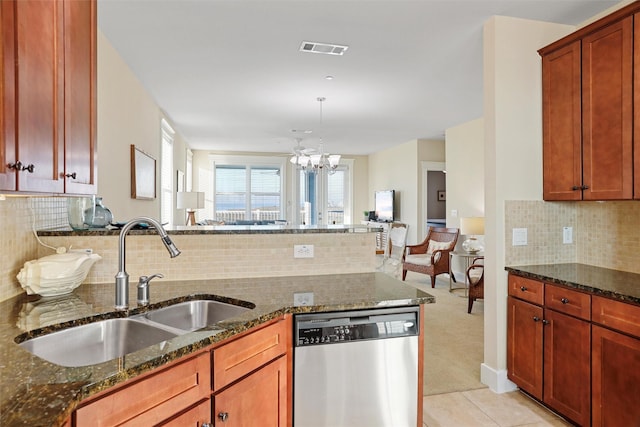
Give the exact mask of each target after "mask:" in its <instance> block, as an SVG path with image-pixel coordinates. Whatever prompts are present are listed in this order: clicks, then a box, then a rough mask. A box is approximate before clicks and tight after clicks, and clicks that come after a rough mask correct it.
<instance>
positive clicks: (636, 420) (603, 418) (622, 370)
mask: <svg viewBox="0 0 640 427" xmlns="http://www.w3.org/2000/svg"><path fill="white" fill-rule="evenodd" d="M592 337H593V348H592V363H593V365H592V381H593V382H592V405H593V424H592V425H593V426H594V427H596V426H637V425H640V405H638V384H640V370H639V369H637V366H638V364H639V363H640V339H636V338H632V337H629V336H627V335H623V334H620V333H617V332H614V331H611V330H609V329H605V328H602V327H600V326H596V325H593V327H592Z"/></svg>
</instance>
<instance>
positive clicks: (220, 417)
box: [218, 412, 229, 422]
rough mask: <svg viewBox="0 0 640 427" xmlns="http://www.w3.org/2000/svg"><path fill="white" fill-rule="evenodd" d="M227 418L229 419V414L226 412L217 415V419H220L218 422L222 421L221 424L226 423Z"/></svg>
mask: <svg viewBox="0 0 640 427" xmlns="http://www.w3.org/2000/svg"><path fill="white" fill-rule="evenodd" d="M227 418H229V413H228V412H220V413H219V414H218V419H220V421H222V422H225V421H227Z"/></svg>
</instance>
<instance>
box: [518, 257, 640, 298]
mask: <svg viewBox="0 0 640 427" xmlns="http://www.w3.org/2000/svg"><path fill="white" fill-rule="evenodd" d="M505 270H507V271H509V272H513V273H514V274H517V275H519V276H523V277H527V278H530V279H535V280H541V281H543V282H547V283H556V284H559V285H564V286H567V287H570V288H574V289H579V290H583V291H586V292H591V293H593V294H595V295H601V296H603V297H607V298H612V299H616V300H619V301H626V302H630V303H634V304H640V274H636V273H628V272H625V271H618V270H611V269H608V268H602V267H594V266H592V265H586V264H575V263H571V264H549V265H522V266H510V267H505Z"/></svg>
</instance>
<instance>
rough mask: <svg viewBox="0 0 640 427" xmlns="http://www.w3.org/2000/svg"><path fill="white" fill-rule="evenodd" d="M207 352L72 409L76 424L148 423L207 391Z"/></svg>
mask: <svg viewBox="0 0 640 427" xmlns="http://www.w3.org/2000/svg"><path fill="white" fill-rule="evenodd" d="M209 360H210V359H209V353H204V354H202V355H200V356H198V357H195V358H192V359H190V360H187V361H186V362H182V363H178V364H177V365H173V366H171V367H169V368H167V369H164V370H162V371H161V372H159V373H157V374H154V375H152V376H149V377H147V378H144V379H142V380H140V381H137V382H135V383H133V384H131V385H126V386H124V387H122V388H119V389H118V390H116V391H114V392H113V393H110V394H108V395H105V396H103V397H100V398H99V399H97V400H95V401H94V402H91V403H89V404H88V405H87V406H84V407H82V408H80V409H78V410H77V411H76V426H78V427H81V426H91V427H100V426H104V427H107V426H114V425H117V426H143V425H146V426H150V425H156V424H158V423H160V422H162V421H164V420H165V419H167V418H169V417H171V416H173V415H174V414H176V413H177V412H179V411H180V410H182V409H184V408H188V407H189V406H191V405H193V404H194V403H195V402H197V401H199V400H202V399H204V398H206V397H208V395H209V394H210V393H211V382H210V373H209Z"/></svg>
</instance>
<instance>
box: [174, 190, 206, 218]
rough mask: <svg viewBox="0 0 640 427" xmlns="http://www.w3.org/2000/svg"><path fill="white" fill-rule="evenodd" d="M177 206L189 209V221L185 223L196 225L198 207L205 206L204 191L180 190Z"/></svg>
mask: <svg viewBox="0 0 640 427" xmlns="http://www.w3.org/2000/svg"><path fill="white" fill-rule="evenodd" d="M176 207H177V208H178V209H186V210H187V222H186V224H185V225H196V209H203V208H204V192H200V191H178V199H177V201H176Z"/></svg>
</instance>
